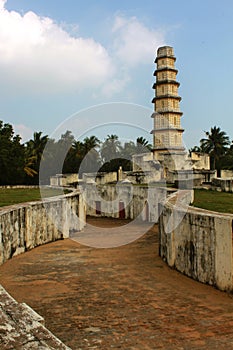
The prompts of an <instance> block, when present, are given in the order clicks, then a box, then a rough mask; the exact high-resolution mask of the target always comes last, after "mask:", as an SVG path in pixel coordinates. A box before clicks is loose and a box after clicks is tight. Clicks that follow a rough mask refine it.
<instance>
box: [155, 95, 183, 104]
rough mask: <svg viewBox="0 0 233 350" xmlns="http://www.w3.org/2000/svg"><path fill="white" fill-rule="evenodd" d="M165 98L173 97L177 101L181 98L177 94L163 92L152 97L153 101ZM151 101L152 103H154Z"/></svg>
mask: <svg viewBox="0 0 233 350" xmlns="http://www.w3.org/2000/svg"><path fill="white" fill-rule="evenodd" d="M167 98H173V99H175V100H178V101H179V102H180V101H181V100H182V98H181V97H180V96H178V95H175V94H166V95H165V94H164V95H159V96H158V95H156V96H155V98H154V99H153V101H154V102H155V101H156V100H163V99H167ZM154 102H153V103H154Z"/></svg>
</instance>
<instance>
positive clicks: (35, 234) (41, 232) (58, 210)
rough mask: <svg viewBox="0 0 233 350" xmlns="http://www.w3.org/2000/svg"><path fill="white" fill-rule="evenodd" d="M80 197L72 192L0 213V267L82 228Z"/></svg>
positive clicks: (83, 223)
mask: <svg viewBox="0 0 233 350" xmlns="http://www.w3.org/2000/svg"><path fill="white" fill-rule="evenodd" d="M85 218H86V213H85V205H84V202H83V198H82V195H81V194H80V193H78V192H73V193H72V194H68V195H66V196H59V197H52V198H47V199H46V200H45V199H44V201H39V202H30V203H24V204H17V205H13V206H10V207H3V208H2V209H1V210H0V264H2V263H4V262H5V261H6V260H8V259H10V258H11V257H12V256H15V255H17V254H20V253H23V252H25V251H26V250H29V249H32V248H35V247H37V246H39V245H42V244H45V243H49V242H52V241H55V240H58V239H62V238H67V237H69V234H70V231H72V230H77V231H79V230H81V229H82V228H83V226H84V225H85Z"/></svg>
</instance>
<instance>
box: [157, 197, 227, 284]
mask: <svg viewBox="0 0 233 350" xmlns="http://www.w3.org/2000/svg"><path fill="white" fill-rule="evenodd" d="M183 193H184V195H185V191H183ZM178 194H179V195H181V196H182V191H178V192H177V195H178ZM232 222H233V215H230V214H229V215H224V214H221V215H220V214H219V213H214V212H208V211H205V210H202V209H196V208H191V207H188V208H182V205H177V203H176V201H175V199H174V196H173V197H171V198H170V200H169V201H167V202H166V203H165V204H164V206H163V210H162V214H161V215H160V218H159V232H160V237H159V240H160V248H159V249H160V256H161V257H162V259H163V260H164V261H166V262H167V263H168V265H169V266H171V267H173V268H176V269H177V270H178V271H180V272H182V273H184V274H186V275H187V276H190V277H192V278H193V279H195V280H198V281H200V282H203V283H208V284H210V285H214V286H216V287H217V288H219V289H220V290H232Z"/></svg>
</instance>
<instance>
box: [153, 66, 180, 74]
mask: <svg viewBox="0 0 233 350" xmlns="http://www.w3.org/2000/svg"><path fill="white" fill-rule="evenodd" d="M167 71H170V72H174V73H176V74H177V73H178V70H177V69H176V68H172V67H166V66H164V67H161V68H157V69H156V70H155V71H154V76H157V73H159V72H167Z"/></svg>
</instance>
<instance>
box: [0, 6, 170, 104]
mask: <svg viewBox="0 0 233 350" xmlns="http://www.w3.org/2000/svg"><path fill="white" fill-rule="evenodd" d="M6 2H7V1H6V0H0V76H1V83H0V90H1V92H3V90H4V93H7V94H8V95H9V94H14V93H17V95H18V94H19V93H21V92H22V94H25V93H31V92H33V93H39V94H41V95H45V94H46V95H49V94H54V93H57V92H58V93H61V92H62V93H63V92H65V93H67V92H68V93H69V92H70V91H77V92H79V91H91V96H94V95H98V96H100V95H102V96H103V97H105V98H110V97H112V96H115V95H119V93H121V92H123V93H124V92H126V93H127V91H128V89H127V87H128V85H129V83H130V82H131V81H132V80H133V79H132V75H131V73H130V69H131V68H135V67H136V66H137V65H139V64H147V63H149V64H151V62H153V60H154V57H155V51H156V49H157V47H158V46H159V45H161V44H163V37H164V34H163V33H162V32H160V31H155V30H151V29H148V28H147V27H146V26H145V25H144V24H143V23H141V22H140V21H139V20H138V19H137V18H135V17H133V18H125V17H122V16H117V17H115V20H114V23H113V28H112V31H111V33H110V39H112V40H111V44H110V47H109V48H108V50H107V49H106V48H105V47H104V46H103V45H101V44H100V43H99V42H97V41H96V40H94V39H93V38H83V37H81V36H78V30H79V27H78V24H77V25H75V26H74V25H73V28H72V30H71V29H70V30H69V29H68V28H69V26H68V25H65V24H64V23H61V24H60V25H58V24H57V23H55V22H54V20H53V19H51V18H48V17H41V16H38V15H37V14H36V13H34V12H32V11H29V12H27V13H25V14H24V15H22V14H20V13H18V12H16V11H9V10H7V9H6V7H5V4H6ZM71 32H72V33H73V35H72V34H70V33H71ZM85 89H87V90H85ZM124 96H125V95H124Z"/></svg>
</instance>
